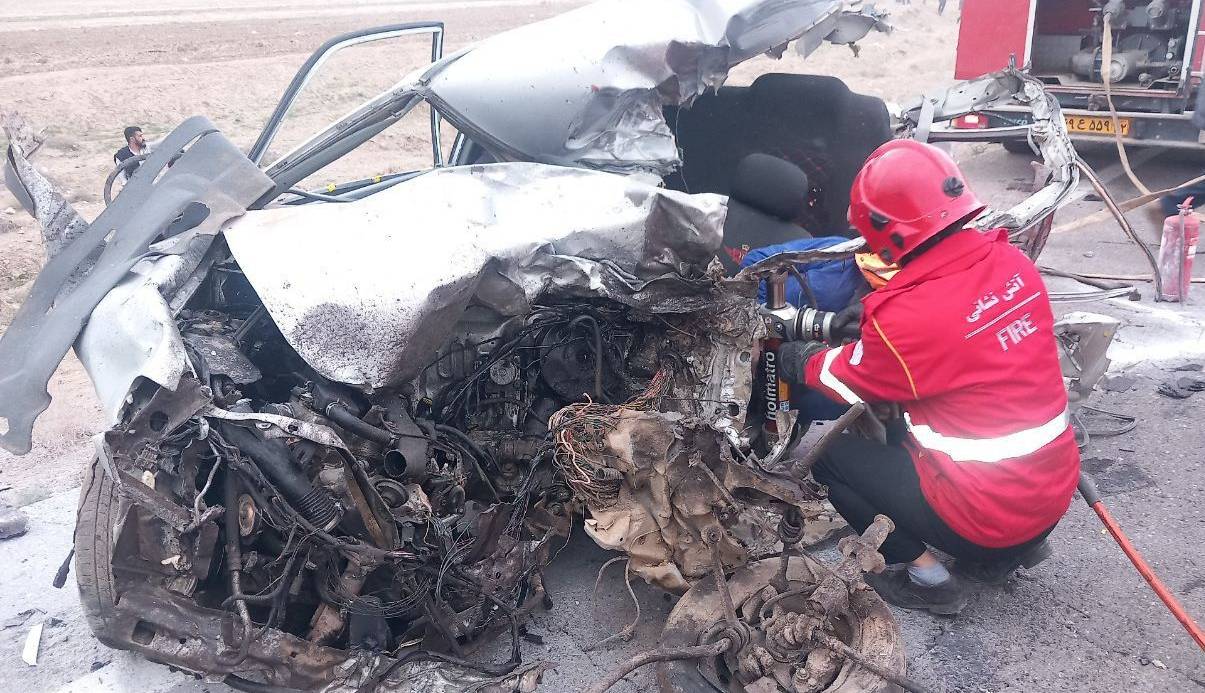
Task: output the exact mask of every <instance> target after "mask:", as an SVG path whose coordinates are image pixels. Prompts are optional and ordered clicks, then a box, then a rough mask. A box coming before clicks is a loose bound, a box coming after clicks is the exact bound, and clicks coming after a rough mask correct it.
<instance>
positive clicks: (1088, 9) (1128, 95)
mask: <svg viewBox="0 0 1205 693" xmlns="http://www.w3.org/2000/svg"><path fill="white" fill-rule="evenodd" d="M1202 4H1203V3H1202V0H965V2H964V4H963V11H962V23H961V27H960V29H959V34H958V51H957V57H956V62H955V77H956V78H957V79H971V78H974V77H978V76H980V75H983V74H985V73H988V72H992V71H994V70H999V69H1002V68H1005V67H1007V66H1009V65H1010V63H1011V64H1016V65H1024V66H1025V69H1026V71H1027V72H1029V74H1030V75H1032V76H1034V77H1037V78H1038V79H1041V80H1042V81H1043V82H1044V83H1045V84H1046V85H1047V89H1048V90H1049V91H1050V92H1051V93H1053V94H1055V95H1056V97H1057V98H1058V100H1059V103H1060V105H1061V106H1062V108H1063V114H1064V116H1065V118H1066V121H1067V130H1068V131H1069V132H1070V134H1071V136H1072V137H1073V138H1074V139H1076V140H1079V141H1103V142H1112V141H1114V139H1115V137H1116V132H1115V126H1114V120H1113V118H1112V116H1111V113H1110V110H1109V104H1108V100H1107V98H1106V91H1105V83H1104V76H1105V74H1107V75H1108V76H1109V82H1110V87H1109V90H1110V91H1111V92H1112V100H1113V106H1114V107H1115V109H1116V110H1117V114H1118V120H1117V123H1118V125H1119V128H1120V133H1121V137H1122V141H1123V142H1125V143H1126V144H1137V145H1155V146H1162V147H1177V148H1184V149H1205V135H1203V134H1202V131H1201V130H1200V129H1199V128H1198V127H1197V126H1196V125H1194V124H1193V123H1192V119H1191V116H1192V110H1193V108H1194V106H1195V105H1196V97H1197V90H1198V85H1199V84H1200V82H1201V76H1202V72H1201V59H1202V53H1203V52H1205V17H1202V13H1201V5H1202ZM1106 22H1108V24H1109V26H1108V29H1109V31H1108V33H1106V31H1105V29H1106V26H1105V25H1106ZM1108 34H1111V36H1112V40H1111V42H1110V44H1109V46H1108V47H1107V48H1108V50H1106V45H1105V37H1106V36H1107V35H1108ZM1110 54H1111V55H1110ZM1106 57H1108V58H1109V64H1108V65H1105V64H1104V62H1105V58H1106ZM1106 70H1107V73H1106ZM1028 122H1029V120H1028V114H1027V111H1026V110H1025V109H1023V108H1021V107H1020V106H1017V107H1012V106H1002V107H997V108H994V109H993V110H989V111H983V112H980V113H973V114H970V115H966V116H963V117H962V118H959V119H958V120H957V121H955V122H954V123H952V127H953V128H957V129H979V128H1000V127H1010V126H1013V128H1014V129H1013V130H1012V132H1013V133H1015V132H1017V130H1016V128H1015V126H1023V125H1026V124H1028ZM1001 143H1002V144H1003V145H1004V147H1005V148H1006V149H1008V150H1009V151H1014V152H1029V151H1030V147H1029V143H1028V142H1027V141H1026V140H1024V139H1018V138H1016V137H1012V138H1007V139H1002V140H1001Z"/></svg>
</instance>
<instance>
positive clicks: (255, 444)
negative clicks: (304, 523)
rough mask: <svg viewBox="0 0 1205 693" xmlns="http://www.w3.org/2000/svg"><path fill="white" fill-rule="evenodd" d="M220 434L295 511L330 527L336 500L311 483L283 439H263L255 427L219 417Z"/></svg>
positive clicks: (324, 526) (336, 514)
mask: <svg viewBox="0 0 1205 693" xmlns="http://www.w3.org/2000/svg"><path fill="white" fill-rule="evenodd" d="M218 427H219V429H220V430H221V432H222V436H223V437H225V438H226V440H228V441H230V442H231V444H233V445H234V446H235V447H236V448H238V449H239V451H241V452H242V453H243V454H245V455H247V457H249V458H251V461H252V462H254V463H255V465H256V466H257V467H259V470H260V471H261V472H263V474H264V476H265V477H267V478H268V480H269V481H271V482H272V484H273V485H274V486H275V487H276V488H277V489H278V490H279V491H280V493H281V495H282V496H284V498H285V500H287V501H288V502H289V503H290V504H291V505H292V506H293V507H294V508H295V509H296V510H297V512H298V513H300V514H301V516H302V517H304V518H305V519H306V520H308V521H309V522H310V523H311V524H313V525H314V526H315V527H318V528H320V529H330V528H331V527H333V526H334V524H335V522H336V521H337V520H338V519H339V518H338V510H337V509H336V507H335V501H334V500H333V499H332V498H331V496H330V494H329V493H327V492H326V490H325V489H322V488H318V487H316V486H314V485H313V484H311V483H310V480H309V478H307V477H306V475H305V473H304V472H303V471H302V470H301V467H300V466H298V465H297V463H296V462H294V461H293V455H292V453H291V452H290V451H289V447H288V446H287V445H285V443H284V441H282V440H279V439H265V438H263V437H262V436H260V435H259V434H257V433H255V432H254V431H252V430H250V429H247V428H243V427H242V426H238V425H235V424H233V423H230V422H228V421H221V422H219V423H218Z"/></svg>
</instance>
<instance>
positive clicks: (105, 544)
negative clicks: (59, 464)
mask: <svg viewBox="0 0 1205 693" xmlns="http://www.w3.org/2000/svg"><path fill="white" fill-rule="evenodd" d="M120 500H121V499H120V498H119V496H118V495H117V489H116V488H115V487H114V485H113V480H112V479H110V478H109V475H108V474H106V473H105V470H104V469H103V468H102V467H101V465H100V460H99V459H98V458H93V460H92V464H91V465H90V467H89V469H88V472H87V474H85V478H84V485H83V486H82V487H81V488H80V502H79V508H78V511H77V514H76V520H75V581H76V584H77V585H78V586H79V596H80V604H81V605H82V606H83V608H84V618H85V620H87V622H88V627H89V628H91V629H92V633H93V634H94V635H96V637H97V639H99V640H100V641H101V642H106V641H107V640H108V639H109V638H108V633H109V629H110V628H111V624H112V621H113V619H114V617H115V615H116V604H117V590H116V584H115V581H114V578H113V532H114V523H115V522H116V521H117V520H118V517H119V513H120Z"/></svg>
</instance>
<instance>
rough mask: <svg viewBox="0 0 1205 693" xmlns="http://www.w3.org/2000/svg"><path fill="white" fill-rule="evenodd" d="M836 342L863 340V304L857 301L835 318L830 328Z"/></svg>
mask: <svg viewBox="0 0 1205 693" xmlns="http://www.w3.org/2000/svg"><path fill="white" fill-rule="evenodd" d="M829 331H830V333H831V334H832V335H833V340H834V341H844V340H846V339H861V338H862V302H861V301H855V302H854V303H852V304H850V305H849V306H846V307H845V308H844V309H842V310H841V312H839V313H837V314H836V315H834V316H833V324H832V326H831V327H830V328H829Z"/></svg>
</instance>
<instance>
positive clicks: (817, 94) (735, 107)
mask: <svg viewBox="0 0 1205 693" xmlns="http://www.w3.org/2000/svg"><path fill="white" fill-rule="evenodd" d="M666 120H667V121H668V122H669V124H670V127H671V128H672V129H673V130H674V133H675V135H676V136H677V140H678V147H679V149H680V150H681V153H682V160H683V165H682V168H681V169H680V170H679V171H677V172H676V173H674V174H672V175H670V176H667V177H666V179H665V184H666V186H667V187H669V188H672V189H675V190H683V191H686V192H691V193H697V192H713V193H720V194H723V195H727V194H730V193H731V190H732V183H733V181H734V180H735V177H734V176H733V170H734V169H735V168H736V166H737V165H738V163H740V162H741V161H742V160H743V159H744V158H745V157H746V156H748V155H749V154H753V153H761V154H769V155H771V156H776V157H779V158H781V159H786V160H787V161H789V162H791V163H793V164H795V165H796V166H798V167H799V168H801V169H802V170H803V172H804V173H805V174H806V176H807V180H808V184H809V194H808V202H807V205H806V207H805V208H804V209H803V210H802V211H801V213H800V217H799V218H798V219H796V220H795V221H797V222H798V223H799V224H800V225H802V226H803V227H804V228H805V229H806V230H807V231H808V232H810V233H811V234H812V235H813V236H823V235H847V233H848V231H849V225H848V223H847V222H846V212H847V210H848V208H849V189H850V186H851V185H852V184H853V179H854V175H856V174H857V172H858V170H859V169H861V167H862V164H863V163H864V162H865V161H866V157H867V156H869V155H870V153H871V152H872V151H874V150H875V148H876V147H878V146H879V145H880V144H882V143H884V142H886V141H887V140H889V139H891V120H890V118H889V116H888V114H887V107H886V105H885V104H884V103H883V101H882V99H878V98H875V97H872V96H863V95H861V94H855V93H853V92H851V91H850V90H849V88H848V87H847V86H846V85H845V83H844V82H842V81H841V80H839V79H837V78H835V77H828V76H824V75H787V74H768V75H762V76H761V77H758V78H757V79H756V80H755V81H754V82H753V84H751V85H749V86H748V87H721V88H720V89H719V90H718V91H716V92H714V93H709V94H704V95H703V96H700V97H699V98H698V99H696V100H695V102H694V103H693V104H692V105H691V106H690V107H688V108H680V107H668V108H666Z"/></svg>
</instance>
